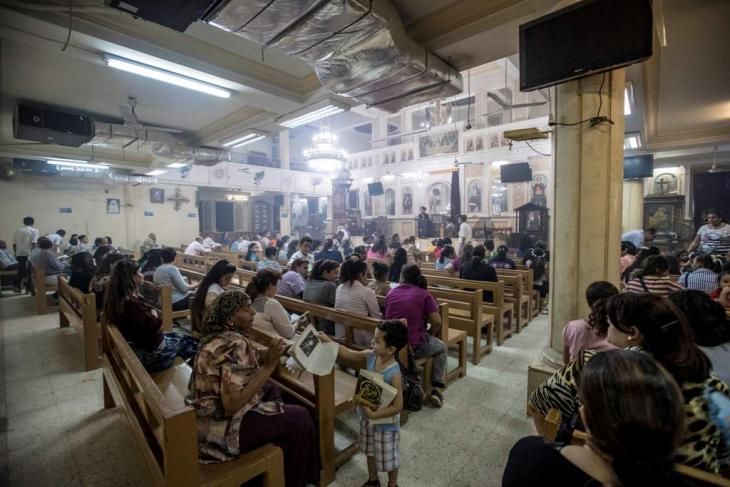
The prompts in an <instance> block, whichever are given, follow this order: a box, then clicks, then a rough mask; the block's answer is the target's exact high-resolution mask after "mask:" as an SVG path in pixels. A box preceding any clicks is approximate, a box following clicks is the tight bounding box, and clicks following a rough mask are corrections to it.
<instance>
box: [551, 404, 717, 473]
mask: <svg viewBox="0 0 730 487" xmlns="http://www.w3.org/2000/svg"><path fill="white" fill-rule="evenodd" d="M561 424H562V416H561V414H560V411H558V410H557V409H550V410H549V411H548V413H547V415H546V416H545V438H546V439H547V440H550V441H555V438H556V437H557V435H558V430H559V429H560V425H561ZM586 438H587V436H586V434H585V432H583V431H580V430H575V431H574V432H573V436H572V438H571V439H570V443H571V444H572V445H583V444H584V443H585V442H586ZM674 471H675V472H677V473H678V474H679V475H681V476H682V477H683V478H684V480H685V481H686V482H687V483H688V484H689V485H694V486H708V487H709V486H721V487H730V479H725V478H723V477H720V476H719V475H714V474H711V473H709V472H705V471H704V470H699V469H697V468H692V467H688V466H687V465H682V464H680V463H676V464H675V465H674Z"/></svg>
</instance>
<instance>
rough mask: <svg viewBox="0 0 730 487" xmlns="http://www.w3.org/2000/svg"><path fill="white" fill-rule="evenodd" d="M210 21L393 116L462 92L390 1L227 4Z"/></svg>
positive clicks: (232, 0) (457, 78)
mask: <svg viewBox="0 0 730 487" xmlns="http://www.w3.org/2000/svg"><path fill="white" fill-rule="evenodd" d="M205 20H206V21H207V22H208V23H210V24H211V25H213V26H215V27H219V28H221V29H224V30H227V31H230V32H233V33H235V34H236V35H240V36H242V37H245V38H247V39H249V40H252V41H254V42H257V43H259V44H261V45H263V46H266V47H275V48H277V49H280V50H282V51H284V52H285V53H287V54H289V55H291V56H295V57H297V58H299V59H302V60H304V61H306V62H307V63H309V64H310V65H312V67H313V68H314V71H315V73H317V76H318V77H319V80H320V81H321V82H322V85H323V86H324V87H326V88H327V89H329V90H331V91H332V92H334V93H336V94H338V95H342V96H347V97H351V98H355V99H356V100H357V101H359V102H361V103H365V104H367V105H369V106H376V107H378V108H380V109H382V110H385V111H388V112H391V113H392V112H397V111H398V110H400V109H401V108H403V107H406V106H409V105H413V104H415V103H421V102H426V101H429V100H433V99H435V98H444V97H448V96H452V95H456V94H458V93H461V92H462V89H463V85H462V79H461V74H460V73H459V72H458V71H457V70H456V69H455V68H454V67H452V66H450V65H449V64H448V63H446V62H445V61H443V60H442V59H440V58H439V57H437V56H436V55H434V54H433V53H431V52H429V51H428V50H426V49H425V48H423V47H421V46H419V45H418V44H417V43H416V42H414V41H413V40H412V39H411V38H409V37H408V35H407V34H406V32H405V30H404V28H403V24H402V23H401V22H400V17H399V16H398V12H397V11H396V9H395V7H394V6H393V5H392V4H391V3H390V1H389V0H228V1H224V2H222V3H221V6H220V7H219V8H218V9H217V10H215V11H214V12H212V13H211V14H210V15H208V16H207V17H206V19H205Z"/></svg>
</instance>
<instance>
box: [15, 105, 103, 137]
mask: <svg viewBox="0 0 730 487" xmlns="http://www.w3.org/2000/svg"><path fill="white" fill-rule="evenodd" d="M13 135H14V136H15V138H16V139H22V140H32V141H35V142H43V143H45V144H57V145H64V146H68V147H79V146H80V145H81V144H85V143H86V142H88V141H89V140H91V138H92V137H93V136H94V122H93V121H92V120H91V118H89V117H87V116H85V115H79V114H74V113H67V112H61V111H58V110H53V109H49V108H43V107H39V106H32V105H25V104H18V105H16V106H15V116H14V117H13Z"/></svg>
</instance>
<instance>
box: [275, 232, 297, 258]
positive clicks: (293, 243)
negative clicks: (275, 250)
mask: <svg viewBox="0 0 730 487" xmlns="http://www.w3.org/2000/svg"><path fill="white" fill-rule="evenodd" d="M298 250H299V240H298V239H296V238H293V239H291V240H289V243H287V244H286V252H283V253H282V252H281V251H280V252H279V259H281V260H286V261H288V260H289V259H291V257H292V255H294V254H295V253H296V252H297V251H298Z"/></svg>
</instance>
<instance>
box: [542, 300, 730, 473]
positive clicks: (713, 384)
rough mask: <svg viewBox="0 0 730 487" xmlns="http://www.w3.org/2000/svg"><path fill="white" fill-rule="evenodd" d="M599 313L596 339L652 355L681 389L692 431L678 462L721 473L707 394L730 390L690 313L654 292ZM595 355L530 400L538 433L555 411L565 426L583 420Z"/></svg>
mask: <svg viewBox="0 0 730 487" xmlns="http://www.w3.org/2000/svg"><path fill="white" fill-rule="evenodd" d="M594 313H595V319H593V318H592V319H591V326H593V327H594V329H595V330H596V334H598V335H599V336H604V335H605V336H607V337H608V341H609V343H611V344H613V345H615V346H616V347H619V348H631V349H636V350H642V351H644V352H646V353H648V354H650V355H651V356H652V357H654V360H656V361H657V362H659V363H660V364H661V365H662V366H663V367H664V368H665V369H667V371H669V373H670V374H671V375H672V377H674V380H676V381H677V384H679V387H680V388H681V390H682V395H683V397H684V406H685V412H686V415H687V419H688V421H687V425H688V427H687V431H686V434H685V436H684V438H683V440H682V445H681V447H680V448H679V449H678V450H677V452H676V455H675V460H676V461H677V462H680V463H684V464H685V465H689V466H691V467H695V468H699V469H702V470H707V471H709V472H713V473H719V472H720V470H721V468H725V467H726V466H727V464H726V462H727V461H728V458H729V456H728V452H727V446H726V445H725V443H724V441H723V439H722V433H721V431H720V430H719V428H718V427H717V426H715V424H714V423H712V421H711V420H710V418H709V415H708V412H707V411H708V409H707V400H706V399H705V392H706V391H708V390H716V391H719V392H720V393H722V394H725V395H729V394H730V388H728V386H727V385H726V384H725V383H724V382H723V381H721V380H720V379H718V378H716V377H714V376H712V375H711V374H710V371H711V368H712V367H711V363H710V360H709V359H708V358H707V355H705V354H704V353H703V352H702V351H701V350H700V349H699V348H698V347H697V344H696V343H695V341H694V340H693V339H692V332H691V330H690V328H689V325H688V323H687V319H686V318H685V316H684V314H683V313H682V312H681V311H680V310H679V309H677V307H676V306H675V305H674V304H672V302H671V301H669V300H668V299H667V298H663V297H661V296H657V295H655V294H648V293H641V294H631V293H629V294H626V293H624V294H618V295H615V296H612V297H610V298H608V299H606V301H605V305H604V306H603V307H602V308H601V309H596V310H594ZM595 356H596V352H595V351H593V350H584V351H582V352H581V353H580V355H579V357H578V358H577V359H575V360H573V361H571V362H570V363H568V364H567V365H565V366H563V367H562V368H561V369H560V370H559V371H558V372H556V373H555V374H554V375H553V376H552V377H550V378H549V379H548V380H547V381H546V382H544V383H543V384H541V385H540V386H539V387H538V388H537V389H536V390H535V391H534V392H533V393H532V394H531V395H530V398H529V405H528V411H529V413H530V414H531V415H532V416H533V419H534V421H535V426H536V428H537V430H538V432H541V433H542V431H543V429H544V421H545V415H546V414H547V412H548V410H549V409H551V408H554V409H558V410H559V411H560V412H561V413H562V416H563V420H564V421H571V420H572V418H577V413H578V407H579V402H578V395H577V394H578V388H579V386H580V378H581V375H582V372H583V370H584V368H585V364H587V363H588V362H589V361H590V360H592V359H593V358H594V357H595Z"/></svg>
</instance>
